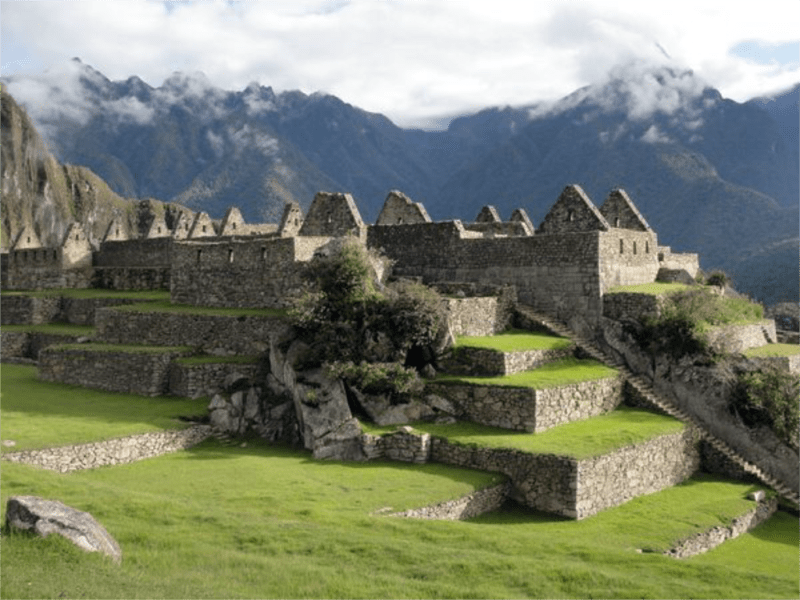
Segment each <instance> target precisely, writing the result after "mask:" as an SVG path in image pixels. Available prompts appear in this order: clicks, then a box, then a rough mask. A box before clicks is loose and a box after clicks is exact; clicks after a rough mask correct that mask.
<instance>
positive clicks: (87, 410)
mask: <svg viewBox="0 0 800 600" xmlns="http://www.w3.org/2000/svg"><path fill="white" fill-rule="evenodd" d="M0 375H2V397H1V398H0V407H2V424H3V428H2V437H3V440H14V441H15V442H16V445H15V446H13V447H10V448H7V447H5V446H2V449H3V451H6V452H8V451H16V450H28V449H32V448H44V447H52V446H64V445H67V444H76V443H83V442H94V441H99V440H105V439H110V438H115V437H122V436H125V435H132V434H136V433H146V432H149V431H162V430H165V429H183V428H184V427H186V425H187V424H186V423H185V422H182V421H179V420H177V417H179V416H187V415H199V414H204V413H205V412H206V407H207V405H208V399H207V398H200V399H197V400H190V399H187V398H164V397H162V398H150V397H146V396H135V395H133V394H119V393H114V392H104V391H100V390H90V389H87V388H81V387H77V386H72V385H65V384H61V383H49V382H44V381H39V380H38V379H37V377H36V367H30V366H23V365H11V364H3V365H2V366H1V367H0ZM6 468H7V466H6V465H4V466H3V469H6Z"/></svg>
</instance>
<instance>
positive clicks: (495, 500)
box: [389, 483, 509, 521]
mask: <svg viewBox="0 0 800 600" xmlns="http://www.w3.org/2000/svg"><path fill="white" fill-rule="evenodd" d="M508 493H509V485H508V484H507V483H503V484H500V485H496V486H492V487H489V488H486V489H483V490H478V491H475V492H472V493H471V494H467V495H466V496H463V497H462V498H457V499H455V500H448V501H446V502H440V503H439V504H434V505H432V506H424V507H422V508H414V509H411V510H406V511H403V512H399V513H391V514H389V516H390V517H406V518H410V519H431V520H438V521H463V520H465V519H471V518H473V517H477V516H478V515H482V514H484V513H487V512H492V511H494V510H497V509H498V508H500V507H501V506H502V505H503V503H504V502H505V501H506V498H507V497H508Z"/></svg>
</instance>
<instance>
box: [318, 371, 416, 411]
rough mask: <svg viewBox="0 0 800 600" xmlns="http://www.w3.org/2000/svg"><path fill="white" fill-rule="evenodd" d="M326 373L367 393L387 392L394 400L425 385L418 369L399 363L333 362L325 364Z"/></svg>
mask: <svg viewBox="0 0 800 600" xmlns="http://www.w3.org/2000/svg"><path fill="white" fill-rule="evenodd" d="M325 373H326V374H327V375H328V376H329V377H340V378H341V379H343V380H344V381H345V382H346V383H347V384H348V385H350V386H351V387H354V388H356V389H358V390H360V391H362V392H364V393H366V394H386V395H388V396H389V397H390V399H391V400H393V401H396V400H399V399H400V398H401V397H403V396H406V395H408V394H414V393H419V392H421V391H422V389H423V387H424V386H423V383H422V380H421V379H420V378H419V375H418V374H417V372H416V370H414V369H410V368H407V367H404V366H402V365H400V364H398V363H367V362H361V363H358V364H355V363H353V362H352V361H346V362H333V363H328V364H326V365H325Z"/></svg>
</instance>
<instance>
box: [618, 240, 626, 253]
mask: <svg viewBox="0 0 800 600" xmlns="http://www.w3.org/2000/svg"><path fill="white" fill-rule="evenodd" d="M624 252H625V242H623V241H622V240H620V241H619V253H620V254H623V253H624Z"/></svg>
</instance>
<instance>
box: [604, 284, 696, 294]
mask: <svg viewBox="0 0 800 600" xmlns="http://www.w3.org/2000/svg"><path fill="white" fill-rule="evenodd" d="M693 287H694V286H690V285H686V284H685V283H656V282H653V283H639V284H636V285H618V286H616V287H612V288H610V289H609V290H607V291H606V294H649V295H652V296H661V295H663V294H675V293H677V292H685V291H687V290H690V289H692V288H693Z"/></svg>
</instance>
